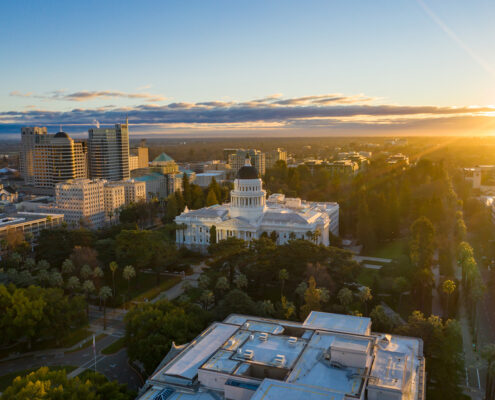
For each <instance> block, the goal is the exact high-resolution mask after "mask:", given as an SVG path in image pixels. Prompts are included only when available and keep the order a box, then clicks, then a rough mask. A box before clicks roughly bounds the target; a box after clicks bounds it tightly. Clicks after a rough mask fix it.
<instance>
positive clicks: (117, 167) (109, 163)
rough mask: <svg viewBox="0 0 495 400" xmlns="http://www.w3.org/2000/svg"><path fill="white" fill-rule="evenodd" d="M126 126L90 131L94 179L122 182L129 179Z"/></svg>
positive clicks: (89, 140) (89, 147) (89, 148)
mask: <svg viewBox="0 0 495 400" xmlns="http://www.w3.org/2000/svg"><path fill="white" fill-rule="evenodd" d="M128 126H129V125H128V120H127V119H126V123H125V124H116V125H115V128H92V129H90V130H89V139H88V151H89V166H90V175H91V177H92V178H101V179H107V180H110V181H120V180H125V179H129V177H130V175H129V129H128Z"/></svg>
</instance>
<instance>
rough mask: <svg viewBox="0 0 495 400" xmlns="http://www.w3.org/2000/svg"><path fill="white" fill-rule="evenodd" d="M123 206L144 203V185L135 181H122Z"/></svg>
mask: <svg viewBox="0 0 495 400" xmlns="http://www.w3.org/2000/svg"><path fill="white" fill-rule="evenodd" d="M122 185H123V186H124V196H125V204H131V203H138V202H140V201H146V194H147V193H146V183H145V182H139V181H137V180H135V179H129V180H127V181H123V182H122Z"/></svg>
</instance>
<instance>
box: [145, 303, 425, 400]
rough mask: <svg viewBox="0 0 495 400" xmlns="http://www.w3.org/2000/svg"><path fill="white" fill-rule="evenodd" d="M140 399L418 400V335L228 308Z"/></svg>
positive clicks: (315, 316) (347, 321)
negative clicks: (230, 312)
mask: <svg viewBox="0 0 495 400" xmlns="http://www.w3.org/2000/svg"><path fill="white" fill-rule="evenodd" d="M140 395H141V396H140V397H139V399H140V400H145V399H146V400H158V399H160V400H163V399H167V400H178V399H185V398H187V399H190V400H195V399H197V400H219V399H229V400H281V399H283V400H300V399H304V400H313V399H314V400H319V399H334V400H351V399H355V400H363V399H365V398H368V399H372V400H423V399H424V396H425V362H424V357H423V342H422V340H421V339H418V338H411V337H403V336H397V335H386V334H381V333H372V332H371V320H370V319H369V318H365V317H356V316H351V315H341V314H330V313H324V312H317V311H313V312H311V313H310V314H309V315H308V317H307V318H306V320H305V321H304V322H303V323H299V322H293V321H283V320H277V319H269V318H261V317H254V316H247V315H238V314H233V315H230V316H228V317H227V318H226V319H225V320H224V321H223V322H215V323H213V324H212V325H210V326H209V327H208V328H207V329H206V330H205V331H204V332H202V333H201V334H200V335H199V336H198V337H197V338H196V339H195V340H193V341H192V342H191V343H189V344H188V345H185V346H182V347H181V348H178V347H173V348H172V350H171V351H170V354H168V355H167V357H166V358H165V360H164V362H163V363H162V364H161V365H159V367H158V368H157V369H156V371H155V372H154V373H153V374H152V375H151V376H150V378H149V379H148V380H147V381H146V384H145V385H144V386H143V388H142V389H141V393H140Z"/></svg>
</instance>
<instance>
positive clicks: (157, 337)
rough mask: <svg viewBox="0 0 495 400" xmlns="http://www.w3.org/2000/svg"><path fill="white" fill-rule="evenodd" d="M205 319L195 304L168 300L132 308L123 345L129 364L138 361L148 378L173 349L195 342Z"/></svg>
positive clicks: (126, 317) (126, 320) (127, 319)
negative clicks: (125, 348) (125, 346)
mask: <svg viewBox="0 0 495 400" xmlns="http://www.w3.org/2000/svg"><path fill="white" fill-rule="evenodd" d="M207 320H208V315H207V314H206V313H205V312H204V311H203V310H201V308H200V307H199V306H197V305H195V304H190V303H183V304H181V305H176V304H173V303H171V302H169V301H167V300H161V301H158V302H156V303H153V304H152V303H144V304H140V305H138V306H136V307H133V308H132V309H131V310H130V311H129V312H128V313H127V314H126V316H125V319H124V321H125V331H126V336H125V341H126V344H127V351H128V354H129V358H130V359H131V361H133V360H139V361H141V363H142V364H143V365H144V368H145V370H146V372H147V373H148V374H151V373H152V372H153V371H154V370H155V368H156V367H157V365H158V364H159V363H160V362H161V361H162V360H163V358H164V357H165V355H166V354H167V353H168V351H169V350H170V348H171V347H172V346H175V344H178V345H180V344H183V343H187V342H190V341H191V340H192V339H194V338H195V337H196V336H197V335H198V334H199V333H200V332H201V330H202V329H203V328H204V327H205V325H206V322H207Z"/></svg>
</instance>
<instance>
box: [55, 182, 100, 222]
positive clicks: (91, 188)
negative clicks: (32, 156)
mask: <svg viewBox="0 0 495 400" xmlns="http://www.w3.org/2000/svg"><path fill="white" fill-rule="evenodd" d="M105 183H106V181H105V180H103V179H73V180H70V181H67V182H62V183H58V184H57V185H56V186H55V197H56V202H57V208H58V209H59V210H60V211H62V212H63V213H64V216H65V221H66V222H67V224H68V225H69V226H73V227H76V226H80V225H86V226H88V227H91V228H101V227H102V226H103V225H104V223H105V218H106V214H105V195H104V194H105V192H104V187H105Z"/></svg>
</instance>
